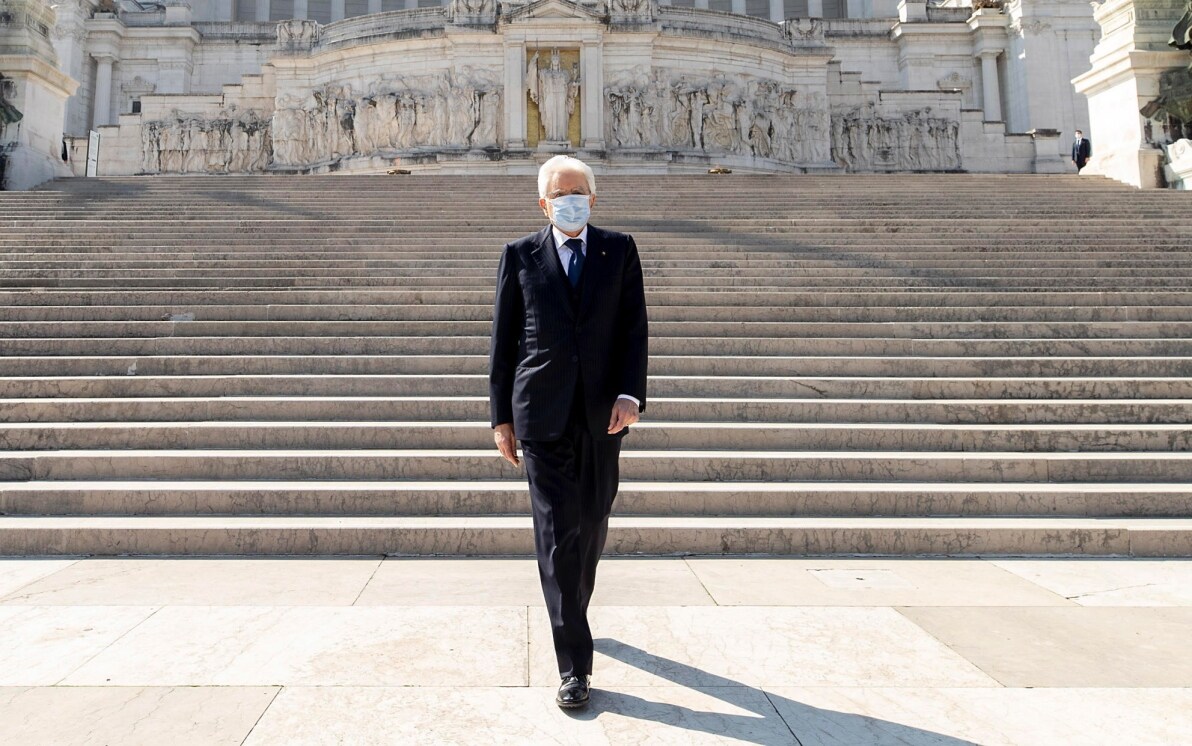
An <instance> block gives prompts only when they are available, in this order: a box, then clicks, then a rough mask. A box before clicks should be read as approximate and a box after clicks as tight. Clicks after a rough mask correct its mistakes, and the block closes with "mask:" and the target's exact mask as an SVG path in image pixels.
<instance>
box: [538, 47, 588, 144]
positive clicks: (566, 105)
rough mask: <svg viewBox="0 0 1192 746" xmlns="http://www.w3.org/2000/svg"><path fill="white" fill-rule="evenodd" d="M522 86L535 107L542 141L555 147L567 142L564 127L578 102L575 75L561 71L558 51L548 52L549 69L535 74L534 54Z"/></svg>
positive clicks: (576, 73) (576, 76) (576, 77)
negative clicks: (541, 129) (543, 135)
mask: <svg viewBox="0 0 1192 746" xmlns="http://www.w3.org/2000/svg"><path fill="white" fill-rule="evenodd" d="M526 86H527V88H528V89H529V91H530V100H531V101H533V102H534V103H535V104H537V105H538V118H539V121H541V122H542V127H543V129H544V130H545V132H546V138H545V139H546V140H547V141H549V142H555V143H566V142H568V138H567V123H568V121H570V119H571V114H572V112H574V111H575V102H576V101H577V100H578V98H579V75H578V72H577V71H576V70H574V69H573V70H572V71H571V72H568V71H567V70H564V69H563V68H562V66H561V65H560V63H559V50H558V49H552V50H551V54H550V67H548V68H547V69H545V70H539V69H538V52H534V56H533V57H531V58H530V64H529V65H528V66H527V69H526Z"/></svg>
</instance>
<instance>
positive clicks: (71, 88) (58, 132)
mask: <svg viewBox="0 0 1192 746" xmlns="http://www.w3.org/2000/svg"><path fill="white" fill-rule="evenodd" d="M4 14H5V16H6V21H7V23H5V24H4V25H2V26H0V50H3V51H4V53H3V54H0V71H3V73H4V83H3V86H0V95H2V96H4V100H5V103H7V104H8V105H9V106H10V107H12V109H15V110H16V111H17V112H20V117H21V118H20V120H19V121H16V122H11V123H8V124H7V125H3V124H0V153H2V154H3V156H2V157H3V158H4V159H5V165H4V183H3V184H0V187H3V188H4V189H14V190H15V189H29V188H30V187H34V186H37V185H38V184H40V183H42V182H43V181H46V180H48V179H53V178H55V177H59V176H71V175H72V174H71V170H70V167H69V166H67V164H66V163H65V162H63V160H62V123H63V118H64V114H65V111H66V99H68V98H70V96H71V95H73V94H74V92H75V89H76V88H78V85H79V84H78V83H77V82H76V81H75V80H73V79H72V78H71V77H70V76H68V75H65V74H63V73H62V72H60V71H59V70H58V58H57V55H56V54H55V52H54V47H53V45H52V44H51V43H50V40H49V29H51V28H53V27H54V11H53V10H51V9H50V7H49V6H48V5H47V4H46V3H45V1H44V0H9V2H7V3H6V4H5V5H4Z"/></svg>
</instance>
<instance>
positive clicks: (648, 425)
mask: <svg viewBox="0 0 1192 746" xmlns="http://www.w3.org/2000/svg"><path fill="white" fill-rule="evenodd" d="M50 401H55V400H50ZM134 401H136V400H134ZM755 401H759V402H765V401H766V400H765V399H758V400H755ZM848 401H866V402H868V401H871V400H865V399H861V400H855V399H850V400H848ZM933 401H935V400H933ZM942 401H947V400H942ZM1031 401H1040V402H1043V403H1046V404H1050V403H1054V402H1055V401H1056V400H1049V399H1039V400H1035V399H1032V400H1031ZM1059 401H1065V400H1059ZM1127 401H1140V402H1147V403H1150V402H1151V401H1153V400H1149V399H1129V400H1127ZM1181 401H1187V403H1189V404H1192V399H1189V400H1181ZM3 403H4V400H0V404H3ZM0 425H2V426H3V428H4V429H5V430H8V431H22V430H23V431H35V430H95V431H102V430H110V429H116V428H125V429H128V428H135V429H137V430H167V429H179V430H218V429H231V430H235V429H246V430H249V429H260V430H278V429H283V428H295V429H303V430H317V429H323V428H336V429H345V428H361V429H374V430H375V429H382V428H384V429H399V428H416V429H434V428H444V429H446V428H456V429H464V428H466V429H471V430H480V431H488V430H490V429H491V426H490V425H489V424H488V423H487V422H478V421H476V420H219V421H207V420H200V421H189V420H178V421H165V420H85V421H73V420H64V421H55V422H45V421H38V422H6V421H4V420H0ZM633 428H634V429H643V430H647V429H648V430H668V429H671V430H708V429H717V430H792V431H798V430H890V431H897V430H922V431H925V432H930V431H935V430H943V431H948V432H965V431H974V432H1008V433H1015V432H1040V433H1051V432H1055V433H1076V432H1118V431H1120V432H1123V433H1136V432H1142V433H1145V432H1173V433H1182V432H1188V431H1189V430H1190V427H1189V425H1186V424H1183V423H1166V422H1104V423H1101V422H1072V423H1066V422H1024V423H1012V422H1011V423H1002V422H988V423H987V422H974V423H957V422H946V423H936V422H905V423H904V422H716V421H702V420H701V421H695V422H693V421H676V420H642V421H640V422H638V423H637V424H635V425H633ZM199 450H201V449H199ZM357 450H368V449H357ZM0 453H3V451H0Z"/></svg>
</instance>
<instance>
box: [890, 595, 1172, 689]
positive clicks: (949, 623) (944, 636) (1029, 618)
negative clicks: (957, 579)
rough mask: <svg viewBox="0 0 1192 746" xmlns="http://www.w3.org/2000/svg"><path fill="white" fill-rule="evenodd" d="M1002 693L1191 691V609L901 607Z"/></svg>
mask: <svg viewBox="0 0 1192 746" xmlns="http://www.w3.org/2000/svg"><path fill="white" fill-rule="evenodd" d="M900 612H901V613H902V614H903V615H904V616H905V617H906V618H907V619H909V620H911V621H913V622H914V623H915V624H917V625H918V626H919V627H921V628H922V629H923V630H925V631H926V632H928V633H930V634H931V635H933V636H934V637H935V638H936V639H938V640H940V641H941V642H943V643H945V644H946V645H947V646H948V647H949V648H951V649H952V650H954V651H956V652H957V653H959V654H960V655H962V656H964V657H965V658H966V659H968V660H970V661H972V662H973V664H975V665H976V666H977V667H979V668H980V669H981V670H982V671H984V672H985V673H987V674H989V675H990V676H992V677H993V678H994V679H996V680H997V681H999V682H1000V683H1001V684H1003V685H1005V686H1012V687H1023V686H1033V687H1065V686H1084V687H1189V686H1192V634H1189V630H1192V608H1187V607H1182V608H1171V607H1154V608H1145V607H1143V608H1131V607H1100V608H1097V607H1064V608H1059V607H1034V608H1032V607H1005V608H977V607H971V608H930V607H918V608H904V609H901V610H900Z"/></svg>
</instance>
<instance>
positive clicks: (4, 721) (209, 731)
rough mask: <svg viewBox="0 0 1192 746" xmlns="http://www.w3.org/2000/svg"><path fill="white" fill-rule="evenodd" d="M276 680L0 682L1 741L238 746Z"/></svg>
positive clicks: (97, 745)
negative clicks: (148, 684) (242, 683)
mask: <svg viewBox="0 0 1192 746" xmlns="http://www.w3.org/2000/svg"><path fill="white" fill-rule="evenodd" d="M278 691H279V690H278V688H276V687H254V688H248V687H214V686H207V687H181V688H175V687H152V688H144V687H123V686H99V687H67V686H58V687H33V688H0V743H4V744H21V745H22V746H36V745H40V744H46V745H48V744H55V745H60V746H65V745H66V744H69V745H70V746H115V745H116V744H119V746H163V744H169V746H239V744H241V743H243V741H244V739H245V737H246V736H247V735H248V733H249V731H251V730H252V727H253V725H254V724H255V723H256V722H257V719H258V718H260V717H261V714H262V713H263V712H265V708H267V707H268V706H269V704H270V703H271V702H272V701H273V699H274V697H276V696H277V693H278Z"/></svg>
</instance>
